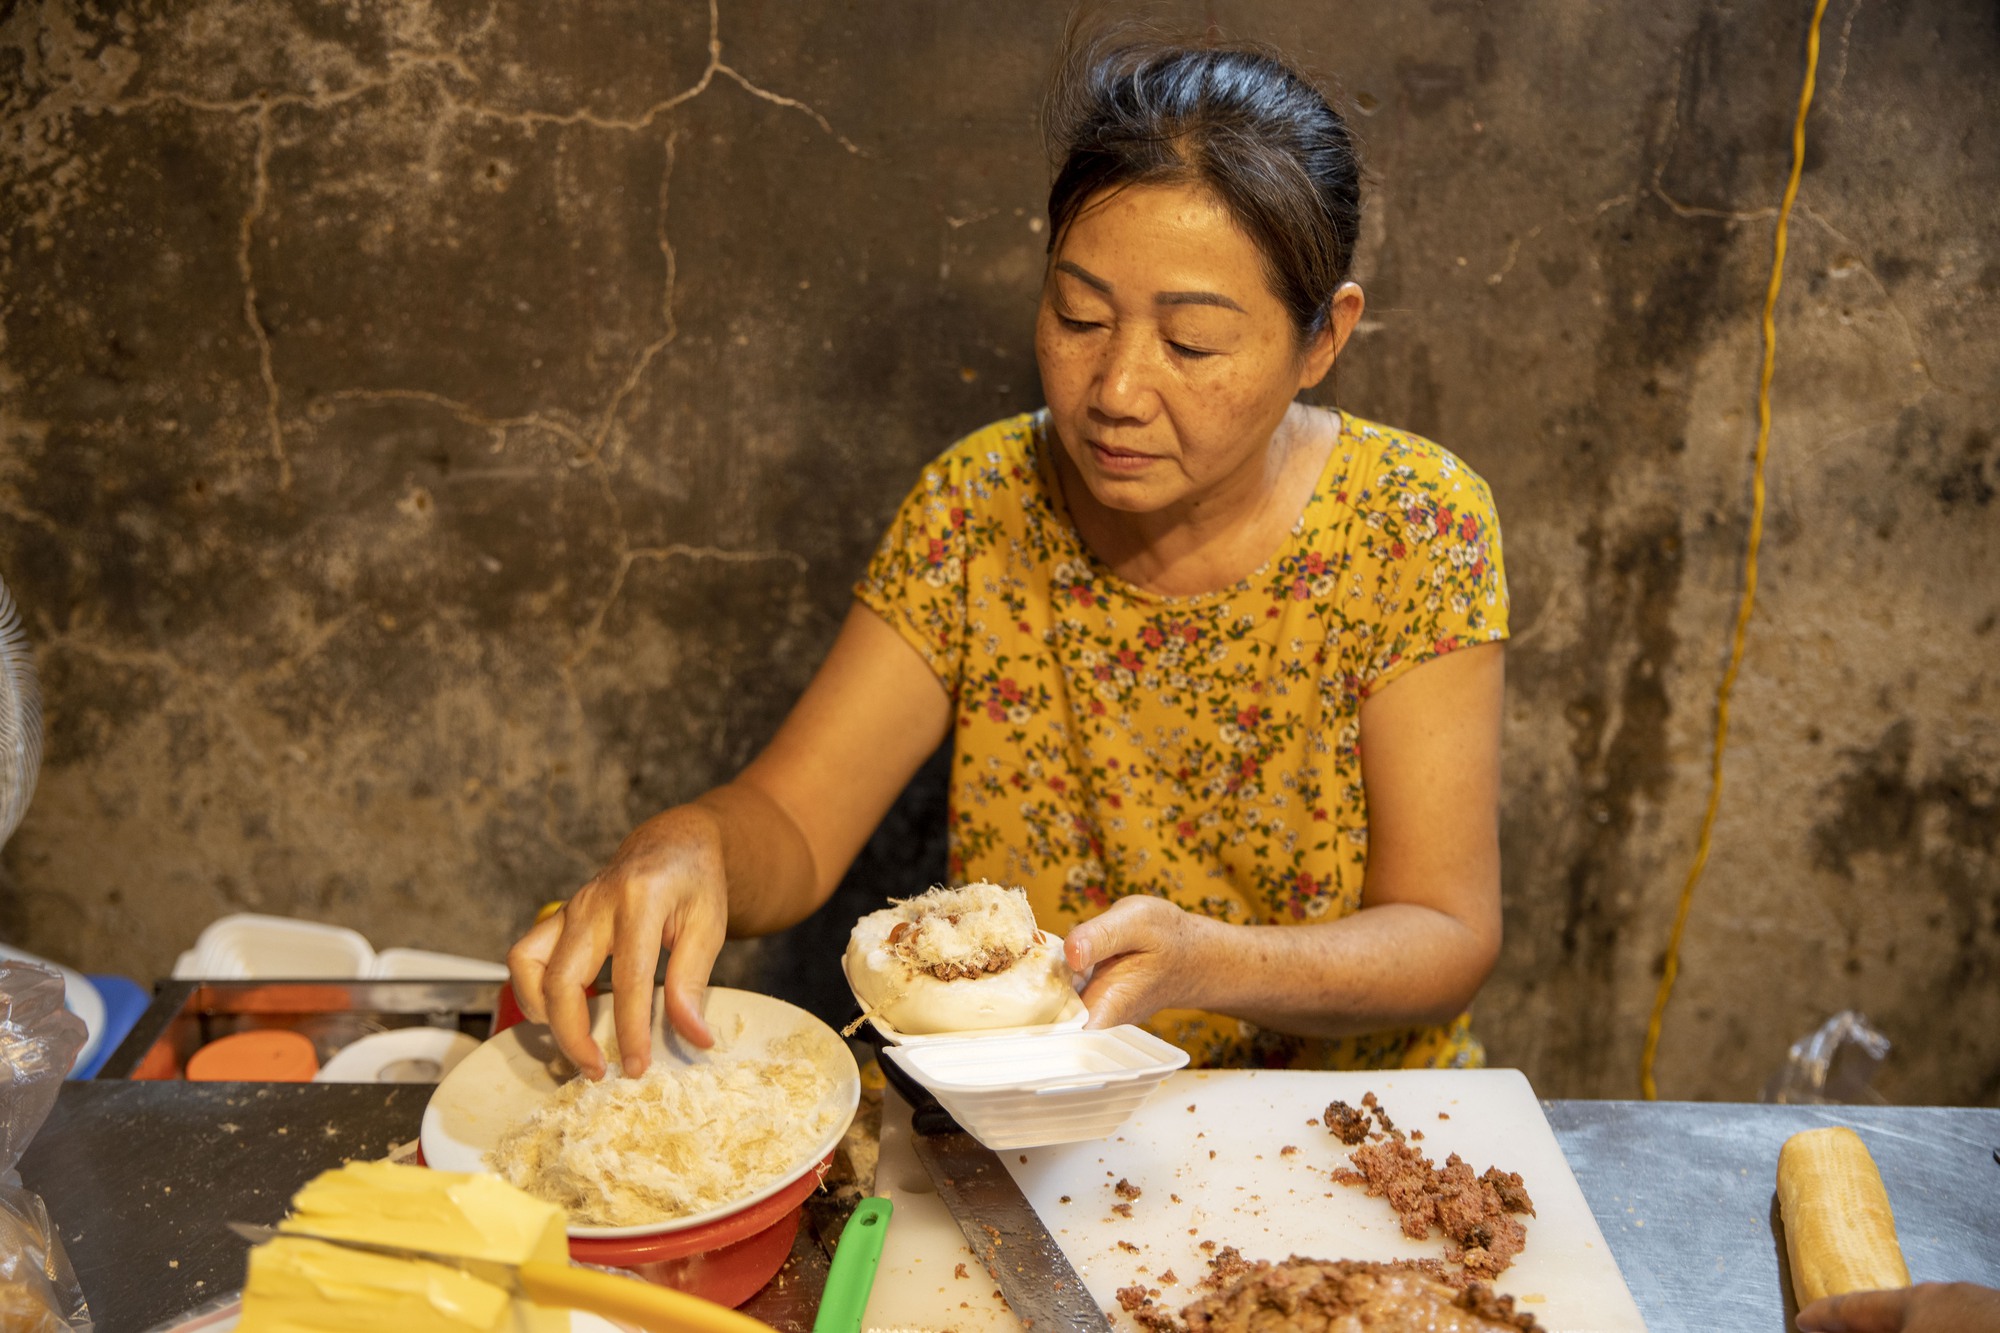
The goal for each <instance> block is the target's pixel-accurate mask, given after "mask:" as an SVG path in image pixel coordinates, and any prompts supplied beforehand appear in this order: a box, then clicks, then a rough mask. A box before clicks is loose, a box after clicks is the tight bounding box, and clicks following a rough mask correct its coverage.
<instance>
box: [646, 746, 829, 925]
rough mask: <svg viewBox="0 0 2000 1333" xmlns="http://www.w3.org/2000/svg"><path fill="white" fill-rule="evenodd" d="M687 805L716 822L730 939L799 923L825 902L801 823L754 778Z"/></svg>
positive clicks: (738, 780) (714, 832) (713, 823)
mask: <svg viewBox="0 0 2000 1333" xmlns="http://www.w3.org/2000/svg"><path fill="white" fill-rule="evenodd" d="M683 808H684V809H690V810H692V811H695V812H698V813H699V814H700V815H702V816H705V817H706V818H707V819H708V820H710V821H712V825H713V836H714V837H715V838H716V839H717V845H718V847H719V849H720V852H721V857H722V865H723V874H724V877H725V879H726V881H727V883H728V886H729V933H730V935H731V936H732V937H743V936H751V935H768V934H770V933H771V932H772V931H776V930H783V929H785V928H786V927H788V926H793V925H796V924H798V923H799V922H800V921H803V920H804V919H805V918H806V917H808V916H810V915H811V914H812V913H813V911H814V910H815V909H816V908H818V907H819V906H820V904H821V903H822V902H824V901H825V899H826V895H825V894H824V893H823V892H821V878H822V877H821V875H820V873H819V870H818V867H817V866H816V865H815V864H814V861H813V854H812V847H811V845H810V844H809V843H808V842H807V840H806V836H805V833H804V832H803V831H802V830H801V829H800V828H799V824H798V821H797V820H796V819H794V818H793V817H792V816H791V814H790V813H789V812H788V811H786V809H785V808H784V806H783V805H781V804H780V803H779V802H778V801H777V800H775V799H773V798H772V797H771V796H770V795H769V794H768V793H767V792H765V791H764V790H763V789H762V788H761V787H760V786H758V785H757V784H756V783H755V782H754V781H751V780H746V779H744V778H738V779H737V780H736V781H734V782H728V783H725V784H723V785H722V786H720V787H717V788H715V789H714V790H712V791H709V792H707V793H704V794H703V795H701V796H699V797H697V798H696V799H695V800H694V801H693V802H692V804H691V806H689V807H683ZM669 813H672V812H669Z"/></svg>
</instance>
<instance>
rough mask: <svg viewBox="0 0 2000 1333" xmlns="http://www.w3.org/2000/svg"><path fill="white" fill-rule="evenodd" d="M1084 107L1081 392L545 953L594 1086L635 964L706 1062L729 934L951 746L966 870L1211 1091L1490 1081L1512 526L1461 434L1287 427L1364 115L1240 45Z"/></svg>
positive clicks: (960, 482)
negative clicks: (1016, 904)
mask: <svg viewBox="0 0 2000 1333" xmlns="http://www.w3.org/2000/svg"><path fill="white" fill-rule="evenodd" d="M1056 105H1057V113H1056V120H1057V122H1058V123H1057V125H1056V133H1057V136H1058V144H1059V147H1060V149H1061V151H1062V166H1061V169H1060V171H1059V172H1058V175H1057V178H1056V181H1055V184H1054V186H1053V188H1052V189H1051V191H1050V198H1049V222H1050V229H1049V230H1050V236H1051V240H1050V254H1049V265H1048V270H1047V275H1046V278H1045V282H1044V287H1043V293H1042V301H1041V307H1040V311H1039V314H1038V317H1037V321H1036V330H1035V348H1036V356H1037V360H1038V363H1039V365H1040V368H1041V372H1042V386H1043V392H1044V396H1045V399H1046V402H1047V404H1048V406H1047V407H1046V408H1045V409H1043V410H1042V411H1040V412H1037V413H1033V414H1030V415H1026V416H1022V417H1017V418H1014V419H1011V420H1008V421H1003V422H999V423H997V424H995V425H993V426H989V427H987V428H986V429H984V430H982V431H979V432H977V433H975V434H973V435H972V436H969V437H968V438H966V439H965V440H962V441H960V442H959V443H958V444H957V445H955V446H953V447H952V448H951V449H949V450H947V451H946V452H945V453H944V454H943V455H942V456H941V457H940V458H939V459H938V460H937V461H936V462H935V463H933V464H932V465H931V467H930V468H929V469H928V470H927V471H926V472H925V474H924V476H923V478H922V480H921V482H920V483H919V484H918V485H917V486H916V488H915V489H914V490H913V491H912V492H911V494H910V496H909V497H908V499H906V500H905V501H904V503H903V506H902V508H901V510H900V511H899V513H898V514H897V516H896V519H895V521H894V523H893V524H892V525H891V527H890V529H889V532H888V533H887V535H886V536H885V537H884V539H883V541H882V544H881V546H880V548H879V550H878V551H877V553H876V556H875V559H874V560H873V562H872V563H871V564H870V566H869V568H868V571H867V574H866V576H865V577H864V578H863V580H862V581H861V583H860V584H859V585H858V586H857V588H856V604H855V606H854V608H853V609H852V610H851V611H850V613H849V616H848V618H847V621H846V624H845V625H844V626H843V628H842V631H841V634H840V636H839V638H838V639H837V641H836V642H835V644H834V647H833V649H832V651H831V653H830V654H829V656H828V659H827V661H826V662H825V664H824V665H823V666H822V667H821V669H820V670H819V672H818V673H817V674H816V675H815V677H814V678H813V681H812V683H811V685H810V686H809V687H808V689H807V691H806V693H805V695H804V696H803V698H802V699H801V700H800V702H799V704H798V705H797V707H796V708H795V709H794V711H793V712H792V714H791V716H790V717H789V718H788V719H787V720H786V722H785V724H784V726H783V727H782V728H781V729H780V731H779V733H778V735H777V736H776V738H775V739H774V740H773V741H772V743H771V745H770V746H769V748H768V749H766V750H765V752H764V753H763V754H761V755H759V756H758V758H757V759H756V760H755V761H754V762H753V763H752V764H751V765H750V766H749V767H748V768H747V769H746V770H745V771H744V772H743V774H742V775H740V776H739V777H738V778H737V779H736V780H735V781H733V782H730V783H728V784H726V785H724V786H723V787H720V788H717V789H716V790H714V791H712V792H709V793H707V794H705V795H703V796H702V797H700V798H698V799H697V800H695V801H693V802H691V803H689V804H688V805H684V806H678V807H676V808H674V809H672V810H668V811H666V812H664V813H662V814H660V815H657V816H655V817H654V818H653V819H651V820H648V821H647V822H646V823H645V824H643V825H641V826H640V827H639V828H638V829H636V830H635V831H634V832H633V833H632V835H631V836H630V837H628V838H627V840H626V842H625V844H624V845H623V846H622V847H621V848H620V849H619V852H618V854H617V856H616V857H615V858H614V860H613V861H612V863H611V864H610V865H609V866H607V867H606V868H605V869H604V870H603V871H601V872H600V873H599V874H598V875H597V876H596V877H595V878H593V879H592V880H591V882H590V883H589V884H587V885H585V886H584V887H583V888H582V889H581V890H580V891H579V892H578V893H577V894H576V896H575V897H574V898H573V899H571V901H570V903H569V905H568V906H567V907H566V908H565V910H564V911H563V912H562V913H560V914H558V915H557V916H556V917H554V918H551V919H550V920H549V921H547V922H544V923H543V924H542V925H540V926H537V927H536V928H535V929H534V930H533V931H531V932H530V933H529V934H528V935H527V936H525V937H524V938H523V939H522V940H521V942H520V943H519V944H517V945H516V946H515V949H514V951H513V954H512V955H511V956H510V959H509V961H510V964H511V965H512V968H513V975H514V982H515V988H516V991H517V993H518V994H519V996H520V999H521V1002H522V1006H523V1008H524V1009H525V1010H526V1011H527V1012H528V1014H529V1015H530V1016H531V1017H537V1018H540V1017H544V1016H545V1017H546V1018H547V1020H548V1021H549V1022H550V1023H551V1024H552V1025H553V1026H554V1028H555V1032H556V1035H557V1037H558V1039H559V1041H560V1042H561V1043H562V1045H563V1047H564V1049H565V1050H567V1051H568V1052H569V1053H570V1054H571V1056H572V1057H573V1058H575V1059H576V1061H577V1063H578V1064H579V1065H580V1066H582V1067H583V1068H585V1069H587V1070H591V1071H592V1072H597V1071H599V1070H601V1069H602V1057H601V1055H600V1054H599V1053H598V1051H597V1049H596V1047H595V1045H594V1043H592V1042H591V1040H590V1037H589V1033H588V1029H587V1023H586V1022H585V1005H584V991H583V988H584V986H585V985H586V984H587V983H588V982H589V981H590V980H591V979H592V978H594V977H595V976H596V974H597V971H598V969H599V968H600V967H601V966H602V965H603V962H604V960H605V958H606V957H607V956H610V957H612V958H613V977H614V982H615V985H616V991H617V1001H616V1006H615V1007H616V1009H617V1013H618V1027H619V1037H620V1046H621V1048H622V1049H623V1050H625V1051H627V1052H635V1053H636V1052H643V1051H645V1050H647V1049H648V1042H647V1040H646V1025H647V1023H648V1020H649V1011H650V991H651V980H652V976H653V971H654V967H655V964H656V962H657V960H658V956H659V951H660V949H661V948H662V947H665V948H667V949H669V950H670V956H669V959H668V964H667V973H666V977H667V986H666V990H667V1011H668V1014H669V1016H670V1018H671V1021H672V1022H673V1024H674V1025H675V1027H676V1028H678V1029H679V1030H680V1031H681V1032H682V1033H683V1034H684V1035H686V1036H687V1037H689V1038H690V1039H691V1040H694V1041H696V1042H697V1043H699V1044H703V1045H706V1044H707V1043H708V1040H709V1037H710V1034H709V1033H708V1031H707V1029H706V1028H705V1026H704V1025H703V1023H702V1020H701V1017H700V1013H699V992H700V987H701V985H702V984H703V983H704V982H705V981H706V979H707V977H708V973H709V970H710V968H711V967H712V965H713V963H714V960H715V956H716V954H717V952H718V951H719V950H720V948H721V945H722V941H723V939H724V936H725V934H726V933H735V934H758V933H764V932H767V931H771V930H776V929H781V928H783V927H785V926H788V925H791V924H793V923H795V922H797V921H799V920H801V919H803V918H804V917H805V916H806V915H808V914H809V913H810V912H811V911H812V910H813V909H815V908H816V907H818V906H819V905H820V904H821V903H823V902H825V901H826V899H827V897H828V896H829V895H830V894H831V893H832V891H833V888H834V886H835V885H836V884H837V883H838V882H839V879H840V877H841V875H842V873H843V872H844V871H845V869H846V867H847V865H848V863H849V862H850V861H851V860H852V859H853V857H854V855H855V854H856V852H857V851H858V850H859V849H860V847H861V845H862V843H863V842H864V841H865V840H866V838H867V837H868V835H869V833H870V832H871V831H872V829H873V828H874V826H875V824H876V823H877V822H878V821H879V820H880V818H881V817H882V815H883V814H884V813H885V812H886V811H887V809H888V807H889V805H890V803H891V802H892V801H893V800H894V799H895V797H896V795H897V793H898V792H899V791H900V790H901V789H902V787H903V786H904V784H905V783H907V782H908V780H909V778H910V776H911V775H912V774H913V773H914V772H915V771H916V769H917V768H918V766H919V765H920V764H921V763H922V762H923V761H924V759H925V758H926V757H927V756H928V755H929V754H930V753H931V751H932V750H934V749H935V748H936V746H937V745H938V744H939V743H940V742H941V741H943V740H944V739H945V738H946V737H947V736H949V737H950V739H951V741H952V744H953V756H954V757H953V763H952V776H951V814H950V818H951V829H950V833H951V873H952V876H953V878H954V879H955V880H970V879H991V880H995V881H998V882H1001V883H1009V884H1019V885H1023V886H1025V887H1026V888H1027V890H1028V893H1029V897H1030V899H1031V901H1032V902H1033V904H1034V907H1035V911H1036V916H1037V918H1038V920H1039V921H1040V922H1041V923H1042V924H1043V925H1044V926H1046V927H1048V928H1049V929H1052V930H1054V931H1056V932H1058V933H1061V934H1064V935H1065V936H1066V937H1067V942H1068V951H1069V956H1070V962H1071V964H1072V966H1073V967H1075V968H1076V969H1077V971H1078V972H1079V973H1087V974H1088V976H1089V981H1088V984H1087V985H1086V987H1085V990H1084V1002H1085V1004H1086V1005H1087V1006H1088V1007H1089V1010H1090V1015H1091V1022H1092V1023H1093V1024H1094V1025H1098V1026H1104V1025H1110V1024H1115V1023H1123V1022H1144V1023H1147V1024H1149V1025H1150V1026H1152V1027H1153V1028H1154V1029H1155V1030H1156V1031H1158V1032H1160V1033H1161V1034H1162V1035H1163V1036H1166V1037H1168V1038H1169V1039H1170V1040H1173V1041H1176V1042H1179V1043H1180V1044H1182V1045H1183V1046H1185V1047H1186V1048H1187V1049H1188V1050H1189V1052H1190V1053H1191V1054H1192V1055H1193V1057H1194V1058H1195V1061H1196V1062H1197V1063H1202V1064H1225V1065H1244V1064H1255V1065H1292V1066H1297V1067H1311V1068H1379V1067H1392V1066H1413V1065H1447V1064H1474V1063H1478V1062H1480V1060H1481V1059H1482V1053H1481V1051H1480V1048H1479V1046H1478V1043H1477V1042H1476V1040H1475V1039H1474V1038H1473V1037H1472V1035H1471V1032H1470V1029H1469V1026H1468V1021H1467V1017H1466V1013H1465V1010H1466V1006H1467V1005H1468V1004H1469V1002H1470V1001H1471V999H1472V996H1473V995H1474V993H1475V992H1476V991H1477V990H1478V988H1479V986H1480V984H1481V983H1482V982H1483V981H1484V980H1485V978H1486V975H1487V974H1488V972H1489V971H1490V970H1491V968H1492V966H1493V962H1494V959H1495V957H1496V956H1497V954H1498V950H1499V945H1500V903H1499V898H1500V892H1499V854H1498V839H1497V819H1498V815H1497V809H1498V781H1499V748H1500V746H1499V731H1500V703H1501V687H1502V659H1501V652H1502V649H1501V645H1500V643H1499V640H1501V639H1503V638H1505V636H1506V624H1507V602H1506V591H1505V582H1504V578H1503V574H1502V569H1501V564H1500V544H1499V533H1498V528H1497V525H1496V522H1495V519H1494V514H1493V505H1492V499H1491V496H1490V495H1489V493H1488V491H1487V488H1486V486H1485V484H1484V483H1483V482H1481V481H1480V480H1479V478H1478V477H1476V476H1475V475H1473V473H1472V472H1471V471H1470V470H1468V469H1467V468H1466V467H1465V466H1464V464H1462V463H1460V462H1459V461H1458V460H1457V459H1455V458H1454V457H1452V455H1450V454H1449V453H1447V452H1445V451H1444V450H1443V449H1441V448H1439V447H1438V446H1437V445H1434V444H1432V443H1430V442H1428V441H1426V440H1422V439H1419V438H1417V437H1415V436H1412V435H1409V434H1407V433H1405V432H1402V431H1398V430H1393V429H1390V428H1387V427H1383V426H1378V425H1375V424H1373V423H1370V422H1366V421H1362V420H1359V419H1357V418H1354V417H1351V416H1349V415H1347V414H1345V413H1342V412H1338V411H1331V410H1325V409H1320V408H1314V407H1309V406H1305V405H1303V404H1301V403H1299V402H1298V401H1296V400H1297V398H1298V395H1299V393H1300V392H1301V391H1302V390H1305V389H1308V388H1310V387H1312V386H1313V385H1315V384H1317V383H1318V382H1319V381H1320V380H1322V379H1323V378H1324V377H1325V375H1326V374H1327V372H1328V371H1329V370H1330V369H1331V368H1332V365H1333V362H1334V360H1335V358H1336V357H1337V356H1338V355H1339V354H1340V351H1341V348H1342V347H1343V345H1344V344H1345V343H1346V340H1347V338H1348V335H1349V334H1350V333H1351V332H1352V331H1353V329H1354V326H1355V324H1356V322H1357V321H1358V320H1359V319H1360V316H1361V310H1362V303H1363V298H1362V294H1361V291H1360V289H1359V288H1358V287H1357V286H1356V285H1355V284H1354V283H1353V282H1351V281H1350V280H1349V278H1348V269H1349V265H1350V263H1351V260H1352V255H1353V243H1354V238H1355V235H1356V233H1357V230H1358V225H1357V224H1358V220H1359V192H1358V179H1357V167H1356V163H1355V161H1354V156H1353V153H1352V148H1351V144H1350V142H1349V139H1348V136H1347V131H1346V127H1345V126H1344V125H1343V124H1342V122H1341V120H1340V118H1339V116H1338V115H1337V114H1336V113H1335V112H1334V111H1333V110H1332V109H1331V108H1330V107H1329V106H1328V105H1327V103H1326V101H1325V99H1324V97H1323V96H1322V95H1321V94H1320V93H1319V92H1318V91H1317V90H1316V89H1314V88H1313V87H1312V86H1311V85H1310V84H1309V83H1307V82H1305V81H1304V80H1303V79H1301V78H1299V77H1298V76H1297V75H1296V74H1294V73H1293V72H1292V71H1290V70H1289V69H1288V68H1286V67H1285V66H1284V65H1283V64H1282V63H1280V62H1278V61H1277V60H1275V59H1273V58H1271V57H1270V56H1268V55H1265V54H1262V53H1259V52H1255V51H1244V50H1236V49H1228V48H1214V47H1202V48H1186V47H1172V46H1164V45H1159V44H1141V45H1127V46H1122V47H1116V48H1110V49H1099V50H1096V51H1089V52H1084V53H1082V54H1081V56H1080V57H1079V58H1078V59H1077V60H1075V61H1074V62H1073V68H1072V70H1071V72H1070V74H1069V76H1068V77H1067V79H1066V81H1065V84H1064V87H1063V96H1062V98H1061V99H1060V100H1059V101H1058V103H1057V104H1056ZM920 887H921V886H912V891H913V892H914V891H915V890H916V889H917V888H920ZM643 1064H644V1057H643V1056H642V1055H636V1054H635V1055H631V1056H628V1057H627V1058H626V1067H627V1070H628V1072H637V1070H638V1069H640V1068H643Z"/></svg>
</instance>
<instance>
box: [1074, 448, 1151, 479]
mask: <svg viewBox="0 0 2000 1333" xmlns="http://www.w3.org/2000/svg"><path fill="white" fill-rule="evenodd" d="M1090 456H1091V457H1092V458H1094V459H1096V460H1097V466H1098V467H1099V468H1100V469H1102V470H1103V471H1105V472H1115V473H1133V472H1143V471H1145V469H1146V468H1147V466H1148V465H1150V464H1151V463H1152V462H1153V461H1154V456H1153V455H1152V454H1142V453H1135V452H1134V451H1132V450H1130V449H1117V448H1113V447H1112V446H1110V445H1108V444H1099V443H1098V442H1097V441H1096V440H1092V441H1090Z"/></svg>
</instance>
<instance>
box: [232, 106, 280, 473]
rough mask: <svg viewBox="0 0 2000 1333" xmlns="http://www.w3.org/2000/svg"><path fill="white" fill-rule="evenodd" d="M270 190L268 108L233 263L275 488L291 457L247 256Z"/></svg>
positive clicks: (260, 118)
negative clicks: (260, 389)
mask: <svg viewBox="0 0 2000 1333" xmlns="http://www.w3.org/2000/svg"><path fill="white" fill-rule="evenodd" d="M270 192H271V109H270V108H269V107H268V106H266V107H260V108H258V111H257V147H256V151H255V153H254V155H253V156H252V158H251V174H250V206H249V208H247V209H245V210H244V213H243V218H242V221H241V222H239V223H238V224H237V231H238V239H237V247H236V267H237V269H238V271H240V272H241V273H242V275H243V318H244V320H245V322H247V323H248V324H249V325H250V336H251V338H252V339H254V340H255V342H256V344H257V373H258V375H259V376H260V377H262V379H263V381H264V425H265V427H266V428H267V429H268V430H269V431H270V432H271V445H270V447H271V459H272V461H273V462H275V463H276V464H277V465H278V490H279V492H280V493H283V492H285V491H289V490H291V489H292V460H291V459H290V458H289V457H288V456H287V455H286V453H285V427H284V423H283V422H282V421H281V420H280V419H279V409H280V407H281V405H282V402H283V400H282V398H281V397H280V395H279V392H278V376H277V374H276V373H275V372H274V371H273V370H272V367H271V335H270V332H269V330H267V329H266V328H265V327H264V321H263V320H262V319H261V318H260V317H259V316H258V314H257V273H256V269H255V267H254V266H253V265H252V263H251V259H250V246H251V242H252V240H253V238H254V237H255V235H256V231H257V220H258V219H259V218H261V217H263V216H264V204H265V201H266V200H267V199H268V198H269V197H270Z"/></svg>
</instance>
